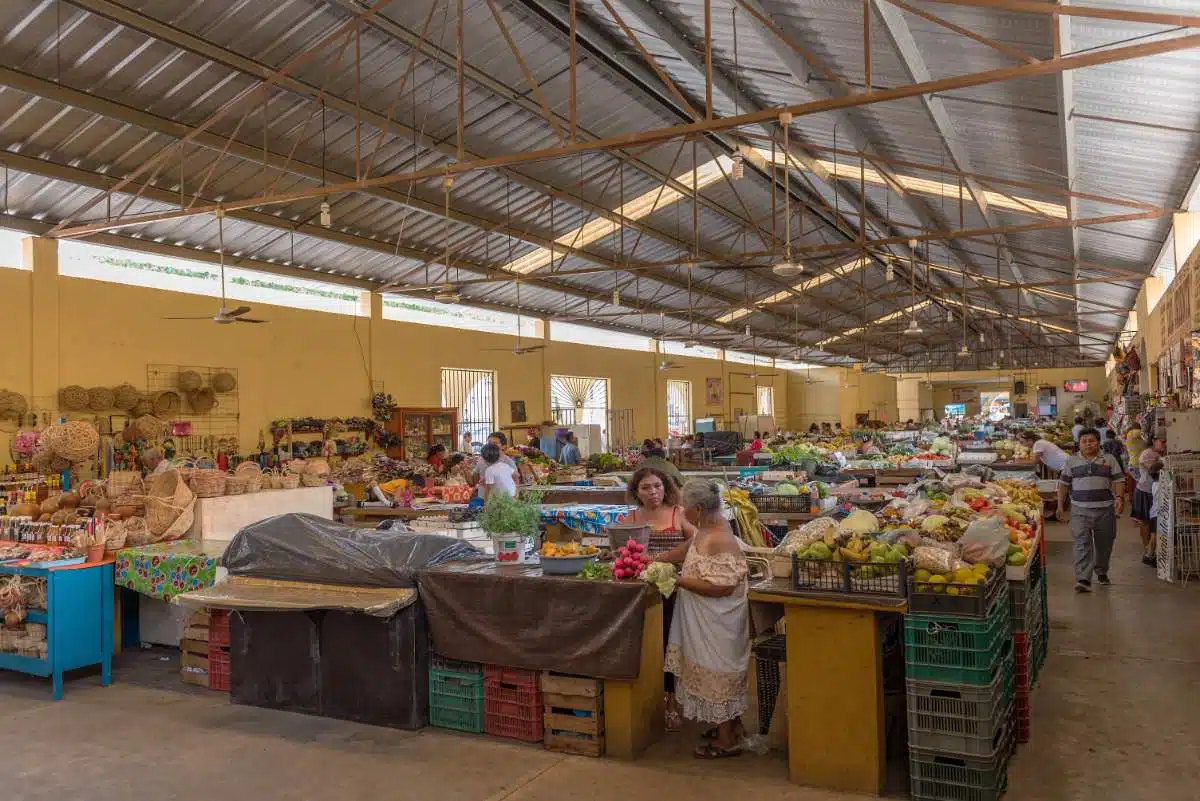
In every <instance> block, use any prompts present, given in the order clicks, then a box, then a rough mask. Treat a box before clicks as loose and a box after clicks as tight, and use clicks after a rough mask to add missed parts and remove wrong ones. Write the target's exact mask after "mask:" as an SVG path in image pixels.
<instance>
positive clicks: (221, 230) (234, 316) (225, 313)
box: [165, 209, 267, 325]
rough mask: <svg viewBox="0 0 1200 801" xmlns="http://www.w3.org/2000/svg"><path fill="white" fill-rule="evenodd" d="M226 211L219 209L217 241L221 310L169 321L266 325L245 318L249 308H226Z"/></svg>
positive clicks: (168, 318)
mask: <svg viewBox="0 0 1200 801" xmlns="http://www.w3.org/2000/svg"><path fill="white" fill-rule="evenodd" d="M224 220H225V211H224V210H223V209H217V241H218V245H219V250H218V251H217V252H218V254H219V256H220V260H221V308H219V309H218V310H217V313H216V314H215V315H213V316H212V317H167V318H165V319H167V320H211V321H212V322H214V323H216V324H218V325H229V324H230V323H265V322H267V321H266V320H259V319H256V318H254V317H243V316H242V315H244V314H248V313H249V312H250V307H249V306H238V307H237V308H236V309H230V308H227V307H226V306H225V225H224Z"/></svg>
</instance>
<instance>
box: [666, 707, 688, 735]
mask: <svg viewBox="0 0 1200 801" xmlns="http://www.w3.org/2000/svg"><path fill="white" fill-rule="evenodd" d="M664 717H665V718H666V722H667V731H668V732H678V731H681V730H682V729H683V715H681V714H680V713H679V710H678V709H667V711H666V714H665V716H664Z"/></svg>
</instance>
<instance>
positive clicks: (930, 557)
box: [912, 545, 954, 573]
mask: <svg viewBox="0 0 1200 801" xmlns="http://www.w3.org/2000/svg"><path fill="white" fill-rule="evenodd" d="M912 558H913V564H914V565H916V567H917V568H918V569H921V568H924V569H925V570H928V571H929V572H930V573H950V572H952V571H953V570H954V554H953V553H952V552H951V551H946V550H943V549H941V548H933V547H930V546H928V545H922V546H921V547H920V548H915V549H913V552H912Z"/></svg>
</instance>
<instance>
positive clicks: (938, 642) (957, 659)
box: [904, 606, 1019, 686]
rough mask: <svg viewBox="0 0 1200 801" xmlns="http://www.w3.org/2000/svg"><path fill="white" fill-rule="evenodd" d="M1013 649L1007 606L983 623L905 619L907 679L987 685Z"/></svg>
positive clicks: (943, 618) (915, 617) (921, 617)
mask: <svg viewBox="0 0 1200 801" xmlns="http://www.w3.org/2000/svg"><path fill="white" fill-rule="evenodd" d="M1013 645H1014V640H1013V637H1012V635H1011V632H1010V630H1009V625H1008V608H1007V607H1006V606H1000V607H998V608H997V609H996V610H995V612H994V613H993V614H992V616H991V617H990V618H988V620H986V621H974V620H970V619H967V618H954V617H934V616H929V615H906V616H905V618H904V661H905V665H906V671H907V675H908V678H910V679H915V680H917V681H934V682H941V683H945V684H970V685H974V686H986V685H990V684H991V683H992V682H993V681H994V680H995V679H996V676H997V674H998V673H999V671H1000V670H1001V668H1002V667H1003V666H1004V664H1005V657H1007V656H1008V655H1009V654H1010V653H1011V652H1012V649H1013ZM1018 659H1019V657H1018ZM1018 670H1019V663H1018Z"/></svg>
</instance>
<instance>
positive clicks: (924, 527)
mask: <svg viewBox="0 0 1200 801" xmlns="http://www.w3.org/2000/svg"><path fill="white" fill-rule="evenodd" d="M949 522H950V518H948V517H946V516H945V515H930V516H929V517H927V518H925V522H923V523H921V531H924V532H926V533H928V532H931V531H941V530H942V528H943V527H944V526H945V525H946V524H947V523H949Z"/></svg>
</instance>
